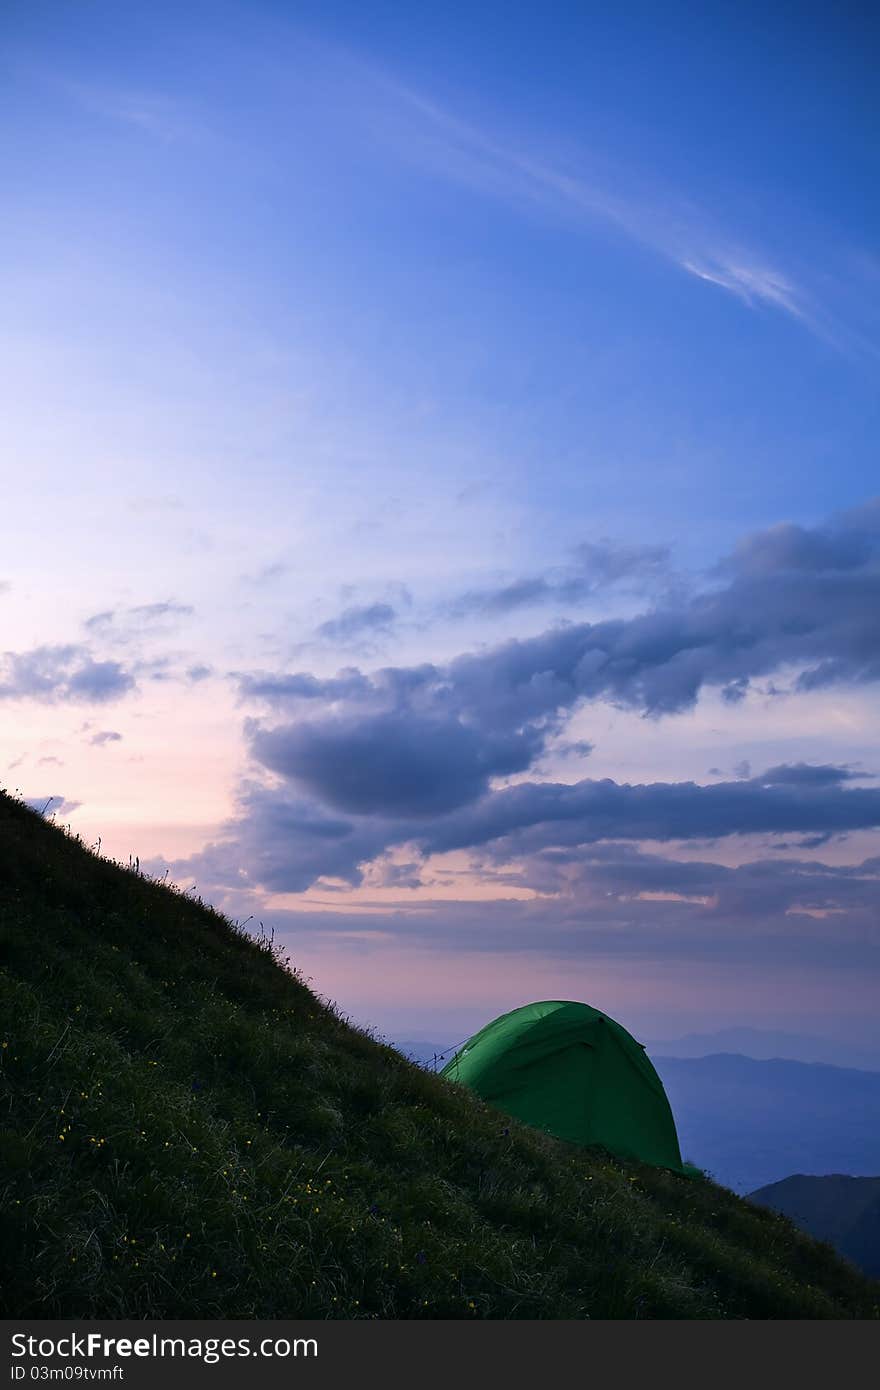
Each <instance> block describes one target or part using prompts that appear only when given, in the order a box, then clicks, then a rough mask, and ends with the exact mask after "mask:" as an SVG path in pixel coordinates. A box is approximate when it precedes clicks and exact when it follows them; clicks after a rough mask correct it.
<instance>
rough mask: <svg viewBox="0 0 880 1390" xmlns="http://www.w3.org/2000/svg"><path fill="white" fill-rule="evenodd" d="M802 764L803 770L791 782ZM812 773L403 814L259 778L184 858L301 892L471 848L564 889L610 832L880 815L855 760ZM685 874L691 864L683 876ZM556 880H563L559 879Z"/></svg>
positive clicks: (768, 825) (542, 792) (878, 798)
mask: <svg viewBox="0 0 880 1390" xmlns="http://www.w3.org/2000/svg"><path fill="white" fill-rule="evenodd" d="M278 770H279V771H280V770H281V769H280V768H279V769H278ZM792 771H793V772H794V773H795V777H794V779H793V780H789V779H788V776H787V774H788V773H790V772H792ZM808 772H809V769H806V768H804V766H803V765H796V766H795V767H794V768H777V769H773V770H772V772H771V774H769V780H768V774H761V775H759V776H757V777H755V778H752V779H750V780H749V781H743V780H739V781H735V782H723V783H714V784H712V785H710V786H701V785H700V784H698V783H694V782H673V783H663V782H657V783H650V784H646V785H642V786H639V785H628V784H625V783H618V782H613V781H611V780H610V779H607V778H606V779H602V780H588V779H587V780H584V781H581V782H577V783H574V784H573V785H568V784H564V783H547V782H544V783H537V782H524V783H520V784H518V785H516V786H513V787H507V788H503V789H501V790H497V791H488V792H486V793H484V795H483V796H482V797H481V798H480V799H479V800H478V801H477V802H476V803H475V804H473V805H464V806H460V807H458V808H457V809H453V810H450V811H447V812H445V813H436V814H432V813H431V810H429V809H427V808H426V807H425V806H424V804H423V803H422V802H421V801H420V800H419V798H420V795H421V793H420V792H419V790H418V789H415V790H414V789H413V786H412V785H409V784H407V785H406V787H405V791H406V795H401V797H400V803H399V805H398V807H397V810H396V813H391V812H387V811H386V812H385V813H383V814H378V813H376V812H375V811H371V810H369V809H367V810H365V811H361V812H360V813H358V812H352V813H351V814H339V813H338V811H333V810H332V809H327V805H326V801H325V802H324V803H323V804H322V802H321V801H319V800H318V799H317V798H315V796H314V795H310V794H306V795H303V794H302V793H300V792H298V791H295V790H291V788H289V787H287V786H276V787H268V786H263V785H260V784H257V783H250V784H247V785H246V786H245V787H244V788H243V790H242V793H241V795H240V799H239V807H238V814H237V817H236V819H235V820H234V821H232V822H230V823H229V824H228V825H227V826H226V827H225V828H224V832H223V835H222V837H221V839H220V840H218V842H217V843H215V844H214V845H211V846H209V847H208V849H207V850H205V851H204V852H203V854H202V855H198V856H196V857H195V858H194V859H193V860H189V861H186V866H185V868H186V870H187V871H190V872H195V873H200V874H201V875H202V881H204V882H212V881H213V882H217V883H219V884H221V885H222V886H224V887H229V886H231V885H232V884H238V885H239V886H240V885H242V884H245V883H246V884H247V885H248V886H250V887H252V888H265V889H269V890H271V891H274V892H292V893H297V892H302V891H304V890H305V889H307V888H309V887H310V886H311V885H312V884H313V883H314V882H316V881H317V880H318V879H321V878H341V879H343V880H344V881H345V882H347V883H350V884H354V885H357V884H360V883H361V882H362V881H363V878H364V872H365V868H366V866H367V865H368V864H369V863H370V862H371V861H373V860H375V859H377V858H378V857H379V856H381V855H385V854H387V852H388V851H389V850H392V849H395V848H399V847H401V846H407V847H408V850H409V859H410V862H411V863H414V862H416V861H417V860H421V861H424V860H425V859H426V858H427V857H428V856H430V855H432V854H438V853H444V852H447V851H449V850H464V851H469V852H470V854H471V856H472V858H473V859H474V862H475V864H477V865H478V867H479V868H480V869H481V871H482V872H485V873H487V874H489V875H490V876H491V875H496V874H497V873H498V872H500V871H501V868H502V866H507V865H510V864H517V865H519V866H520V867H519V868H517V869H516V870H515V871H512V872H513V879H514V880H515V881H518V882H519V881H522V882H524V883H525V884H526V885H527V886H530V887H538V886H539V884H540V885H543V888H544V889H545V891H557V889H558V886H559V885H560V884H562V883H564V882H565V881H567V880H568V879H569V878H570V877H571V875H572V873H573V872H574V871H575V870H576V869H577V866H578V865H580V864H583V863H585V862H592V861H591V856H594V854H595V847H596V846H597V845H601V844H602V843H603V842H610V841H613V842H616V843H617V844H618V848H619V847H620V844H621V842H625V841H631V842H632V841H656V842H659V843H662V842H670V841H676V842H681V841H690V842H701V841H711V840H719V839H724V838H727V837H729V836H732V835H765V836H775V837H778V836H780V835H783V834H794V835H803V836H811V837H818V838H816V839H815V843H821V842H823V841H824V840H827V839H828V838H829V837H830V836H832V835H840V834H844V833H847V832H849V831H853V830H864V829H871V828H874V827H876V826H878V825H880V788H874V787H871V788H860V787H850V786H848V785H846V781H847V777H848V776H849V773H848V771H847V770H846V769H827V768H820V769H819V772H820V773H822V774H825V776H824V777H820V778H818V779H817V780H815V781H812V782H811V781H810V779H809V776H808V775H807V774H808ZM832 772H836V773H837V774H838V776H837V778H836V779H835V778H834V777H832V776H831V775H830V774H831V773H832ZM410 801H415V803H416V806H417V809H415V810H413V809H412V806H411V805H410ZM670 862H671V861H670ZM176 867H177V868H178V869H180V868H181V866H180V865H178V866H176ZM410 872H411V871H410ZM506 872H510V871H506ZM687 872H688V870H687V866H685V868H683V869H682V874H686V873H687ZM218 875H219V877H218ZM529 875H532V877H530V876H529ZM535 875H538V877H537V878H535V877H534V876H535ZM212 876H213V877H212ZM551 880H552V882H553V883H554V884H555V885H556V887H554V888H551V886H550V885H551Z"/></svg>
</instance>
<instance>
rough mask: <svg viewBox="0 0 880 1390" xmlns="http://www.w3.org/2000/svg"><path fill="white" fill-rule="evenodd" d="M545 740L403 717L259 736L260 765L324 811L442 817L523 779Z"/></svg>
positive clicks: (327, 722)
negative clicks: (498, 780) (513, 777)
mask: <svg viewBox="0 0 880 1390" xmlns="http://www.w3.org/2000/svg"><path fill="white" fill-rule="evenodd" d="M539 743H540V735H539V733H538V731H537V730H535V729H527V730H523V731H521V732H516V731H513V730H511V731H508V732H498V733H492V732H490V731H486V732H482V731H478V730H476V729H474V728H472V727H470V726H468V725H467V724H465V723H463V722H462V721H461V720H460V719H457V718H454V717H450V718H444V717H442V716H440V715H439V714H436V715H429V716H426V715H423V714H420V713H418V712H415V711H405V710H401V711H397V712H388V713H382V714H376V715H372V716H370V717H367V718H363V717H361V718H357V717H354V718H340V719H338V718H325V719H323V720H320V721H317V722H314V723H309V722H301V723H297V724H291V725H286V726H282V727H280V728H277V729H272V730H266V729H262V728H259V727H257V728H254V730H253V733H252V737H251V753H252V755H253V757H254V758H255V759H256V760H257V762H259V763H261V764H262V765H263V766H264V767H266V768H268V769H269V770H270V771H272V772H275V773H278V774H279V775H280V776H282V777H286V778H289V779H290V780H291V781H293V782H294V783H296V784H297V785H298V786H300V787H301V788H303V789H304V790H305V791H307V792H310V793H311V794H312V795H313V796H316V797H317V798H318V799H319V800H321V801H322V802H324V803H325V804H326V805H328V806H331V807H333V808H335V809H337V810H341V811H347V812H350V813H354V814H359V815H369V814H372V813H374V812H375V813H379V814H381V815H391V816H397V815H411V816H420V815H437V814H439V813H441V812H443V811H448V810H450V809H452V808H453V807H456V806H461V805H463V804H465V803H466V802H470V801H473V800H475V799H476V798H477V797H478V796H480V795H481V794H482V793H483V792H485V791H486V789H487V787H488V784H489V779H490V778H491V777H499V776H507V775H509V774H511V773H514V772H522V771H524V770H525V769H526V768H527V767H528V766H529V764H530V763H531V762H532V760H533V758H534V757H535V754H536V752H537V751H538V746H539Z"/></svg>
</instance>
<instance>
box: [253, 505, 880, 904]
mask: <svg viewBox="0 0 880 1390" xmlns="http://www.w3.org/2000/svg"><path fill="white" fill-rule="evenodd" d="M608 558H609V557H607V556H605V557H604V559H605V560H608ZM609 563H610V560H609ZM624 569H625V567H624V566H622V565H621V566H618V567H617V568H613V570H612V572H613V573H615V574H616V573H621V572H623V570H624ZM713 579H714V581H715V584H714V587H708V588H704V589H702V590H700V591H698V592H691V593H688V594H686V595H684V594H681V595H680V596H679V597H678V599H677V600H676V601H674V602H673V601H669V602H667V604H666V605H665V606H664V607H658V608H655V609H653V610H649V611H646V612H643V613H641V614H638V615H637V616H635V617H631V618H626V619H613V620H606V621H602V622H597V623H569V624H564V625H560V626H557V627H554V628H550V629H548V630H547V631H545V632H543V633H540V634H539V635H537V636H534V637H530V638H526V639H523V640H516V641H510V642H506V643H503V644H501V645H499V646H496V647H492V648H488V649H485V650H482V651H477V652H471V653H467V654H464V655H461V656H458V657H456V658H454V659H453V660H451V661H448V662H446V663H445V664H443V665H435V664H433V663H423V664H421V665H415V666H398V667H394V666H388V667H383V668H380V669H378V670H375V671H373V672H371V673H365V672H363V671H361V670H359V669H358V668H357V667H348V668H345V669H343V670H341V671H339V672H338V673H337V674H336V675H335V676H329V677H324V676H317V675H314V674H312V673H309V672H290V673H286V672H281V673H275V674H273V673H265V672H256V673H249V674H241V675H240V676H239V678H238V679H239V690H240V694H241V696H242V698H244V699H247V700H254V699H257V700H259V701H261V702H263V703H264V704H265V705H266V707H267V710H268V711H269V713H265V714H263V715H261V716H260V717H252V718H250V719H248V720H247V721H246V724H245V734H246V738H247V740H248V744H249V750H250V753H251V756H252V759H253V762H254V765H255V766H257V767H259V768H262V769H264V770H265V772H266V773H268V774H271V775H272V776H273V777H276V778H279V779H281V781H282V782H283V784H284V785H283V786H282V787H280V788H276V789H272V788H267V789H266V790H265V792H264V793H261V794H260V796H259V797H258V798H257V801H258V804H259V807H260V812H261V815H263V817H264V819H265V817H266V816H267V815H268V814H269V808H270V806H271V805H272V798H273V796H277V798H278V808H279V812H278V813H279V816H280V817H281V820H282V822H283V823H284V824H285V825H288V826H289V825H291V824H292V822H291V818H290V816H289V815H288V813H287V809H286V808H287V804H288V800H289V799H290V798H292V799H293V802H294V804H295V805H296V808H297V809H296V815H295V818H294V819H295V823H296V824H297V826H299V831H298V834H299V835H301V836H305V835H306V834H308V836H310V837H311V842H312V843H311V845H310V848H309V853H308V855H307V856H306V857H305V859H304V858H303V857H302V855H301V854H300V851H299V849H298V848H297V847H295V846H291V847H290V850H289V853H290V857H291V864H292V868H291V875H290V883H291V885H292V884H294V883H295V884H296V885H298V886H300V887H301V886H302V885H303V884H304V883H306V880H307V878H308V873H309V872H312V873H314V874H315V876H316V877H320V876H322V875H333V876H336V877H342V878H344V879H345V880H346V881H348V882H352V883H357V882H359V881H360V879H361V877H362V874H363V866H364V865H365V864H366V863H368V862H369V859H370V857H375V856H376V855H379V854H383V853H385V852H386V851H387V850H389V849H391V848H393V847H396V846H402V845H411V846H414V847H415V852H417V854H419V855H421V856H429V855H432V854H437V853H442V852H445V851H449V850H464V851H471V852H476V851H479V852H480V854H481V855H482V856H483V858H484V860H485V862H486V863H489V861H491V862H492V863H494V864H495V865H496V867H497V865H499V864H501V863H503V862H504V861H505V860H514V859H523V858H528V857H530V856H532V857H533V856H535V855H543V854H545V853H546V852H549V851H551V850H554V849H555V850H557V851H564V852H568V851H569V850H577V849H578V847H583V846H585V845H590V844H596V843H600V842H603V841H606V840H612V839H614V840H640V841H671V840H706V839H713V838H720V837H725V836H731V835H755V834H759V835H768V836H775V837H779V836H781V835H794V836H800V837H810V838H811V840H812V843H813V844H814V845H816V844H819V843H822V842H823V841H824V840H826V839H827V838H828V837H830V836H833V835H841V834H846V833H848V832H850V831H854V830H863V829H868V828H871V827H875V826H877V825H878V824H880V791H878V790H877V789H876V788H874V787H864V786H859V785H856V784H857V783H858V782H859V781H864V780H870V778H867V777H866V774H864V773H861V772H859V771H857V770H853V769H852V768H850V767H840V766H836V765H832V764H830V763H825V764H805V763H794V764H782V765H778V766H776V767H771V768H769V769H767V770H766V771H765V772H763V773H760V774H758V775H755V776H753V775H752V769H751V767H750V765H749V764H748V762H747V761H745V760H743V761H742V762H740V763H738V764H737V765H736V767H735V769H734V774H733V776H732V777H730V778H726V779H724V780H721V781H720V782H715V783H713V784H712V785H709V786H701V785H699V784H697V783H694V782H681V783H653V784H648V785H630V784H625V783H618V782H614V781H611V780H610V779H604V780H594V779H582V780H580V781H578V782H576V783H574V784H571V783H561V782H548V781H540V780H534V779H528V778H527V777H526V776H525V774H528V773H529V772H530V771H532V772H533V771H535V770H536V769H537V768H538V767H540V765H541V762H540V760H541V758H542V757H543V756H544V755H546V753H547V752H548V751H551V750H553V749H554V748H556V747H562V748H563V749H564V748H565V746H566V740H565V737H564V728H565V724H566V721H567V720H568V719H569V717H570V716H571V714H572V712H573V711H574V710H575V709H577V708H578V707H580V706H581V705H583V704H585V703H587V702H589V701H595V700H603V701H607V702H610V703H612V704H616V705H618V706H621V707H624V708H629V709H635V710H638V711H640V712H641V713H642V714H643V715H645V716H651V717H655V718H659V717H661V716H665V717H668V716H672V715H675V714H677V713H679V712H681V711H684V710H687V709H689V708H691V707H692V706H693V705H694V703H695V702H696V700H697V698H698V697H699V694H700V692H701V690H703V689H704V688H706V687H708V686H714V687H715V688H717V689H720V690H721V692H722V694H723V695H724V696H725V697H726V698H727V699H728V700H737V699H743V698H745V696H746V695H747V693H748V691H749V689H750V686H751V683H752V681H753V680H754V679H755V678H757V677H758V676H767V675H769V674H770V673H773V672H776V671H777V670H779V669H784V670H786V671H790V672H794V673H795V678H794V682H793V685H792V686H791V687H790V693H792V694H793V695H795V696H796V693H797V691H798V690H799V689H803V688H804V686H805V685H806V684H807V683H808V681H809V680H814V681H815V680H818V679H821V680H823V681H828V680H832V679H833V680H838V681H846V682H849V683H860V682H866V681H872V680H876V679H878V678H880V627H878V617H877V615H878V613H880V506H878V504H877V503H876V502H874V503H868V504H866V505H865V506H863V507H861V508H858V509H855V510H853V511H851V512H848V513H846V514H844V515H842V516H840V517H837V518H833V519H832V520H831V521H829V522H827V523H825V524H823V525H821V526H817V527H814V528H804V527H797V526H793V525H789V526H786V527H784V528H780V527H773V528H769V529H768V530H765V531H762V532H758V533H757V534H754V535H752V536H749V537H746V538H745V540H744V541H743V542H742V543H741V544H740V545H739V546H737V548H736V549H735V550H734V552H733V554H732V555H731V556H729V557H727V559H726V560H725V561H724V562H723V564H722V566H720V567H719V568H718V570H717V572H716V573H715V574H714V576H713ZM581 751H589V744H588V743H586V741H581ZM711 775H712V776H713V777H716V776H718V777H722V778H724V774H722V773H721V772H720V770H718V769H715V770H713V772H712V774H711ZM511 778H512V779H514V783H513V785H505V782H506V780H507V779H511ZM250 795H251V797H252V798H253V797H254V796H255V795H256V793H254V792H253V791H251V793H250ZM270 819H271V818H270ZM313 824H314V825H317V826H319V827H321V829H320V831H319V832H313V831H311V830H309V831H308V832H306V830H305V829H304V828H303V827H304V826H305V825H309V826H312V825H313ZM331 828H332V833H331ZM268 833H269V832H268V831H267V834H268ZM237 834H238V831H237V829H236V827H235V826H232V827H230V829H229V835H230V838H231V840H232V841H233V842H234V841H235V838H236V835H237ZM802 843H803V840H802ZM283 863H284V855H283V853H282V852H281V849H280V847H279V848H278V850H277V853H276V854H275V855H274V856H273V858H272V873H273V881H274V882H275V883H279V882H282V881H284V869H283ZM248 873H250V869H248ZM292 891H298V888H296V889H292Z"/></svg>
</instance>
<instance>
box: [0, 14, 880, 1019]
mask: <svg viewBox="0 0 880 1390" xmlns="http://www.w3.org/2000/svg"><path fill="white" fill-rule="evenodd" d="M878 27H880V26H878V20H877V16H876V15H875V14H874V15H872V14H871V13H870V12H869V7H866V6H863V5H852V4H849V5H848V4H843V5H841V6H836V7H834V8H833V9H829V8H828V7H827V6H819V5H811V4H808V3H804V4H799V5H796V6H794V5H792V6H787V5H786V6H783V5H779V6H772V7H770V9H769V12H768V9H767V7H766V6H759V5H757V4H753V3H744V4H739V5H732V4H719V3H713V0H710V3H708V4H705V5H700V6H696V5H693V4H683V3H674V2H673V3H670V4H669V5H664V6H660V7H658V6H656V5H647V4H645V5H642V4H628V3H624V4H621V5H618V6H614V7H608V6H606V5H599V4H593V3H591V2H590V0H587V2H586V3H578V4H566V3H562V2H561V0H549V2H548V3H547V4H545V5H542V6H536V5H533V4H523V3H516V0H514V2H513V3H511V2H510V0H507V3H504V4H493V3H481V0H471V2H470V3H468V4H463V3H462V4H459V3H449V4H446V5H442V6H426V5H425V6H419V5H416V6H401V5H399V4H397V3H377V2H376V0H361V3H358V4H351V3H334V0H323V2H322V3H321V4H310V3H302V4H298V3H295V0H292V2H291V3H284V4H281V3H271V0H249V2H248V3H247V4H246V5H235V4H226V3H223V0H216V2H215V3H205V4H202V3H197V0H177V2H176V3H174V4H168V3H163V2H162V0H156V3H153V4H150V5H141V6H119V5H118V4H111V3H105V0H76V2H75V3H66V0H26V2H25V0H7V3H6V4H5V6H4V7H3V16H2V18H0V36H2V41H0V92H2V96H0V115H2V119H0V161H2V169H3V190H4V195H3V203H4V209H3V217H2V219H0V282H2V283H0V290H2V303H3V314H2V320H0V382H2V388H0V389H2V395H3V402H4V403H3V420H4V430H3V437H4V443H3V459H2V463H0V469H2V493H0V496H2V517H3V545H2V550H0V619H2V641H0V782H2V784H3V785H4V786H5V787H6V788H7V789H8V790H9V791H11V792H15V793H17V794H18V795H21V796H23V797H25V798H27V799H28V800H29V801H30V802H31V803H32V804H34V805H35V806H37V807H38V808H39V809H41V810H42V811H43V812H44V814H46V815H47V816H53V817H54V819H55V821H56V823H57V824H59V825H65V826H69V827H70V829H71V832H72V833H76V834H79V835H80V836H81V837H82V838H83V839H84V840H85V841H86V842H88V843H89V844H94V845H95V846H96V847H98V848H99V849H100V852H102V853H104V854H107V855H110V856H112V857H113V858H116V859H120V860H122V861H123V862H126V863H127V862H128V860H129V857H132V858H133V857H134V856H137V858H138V860H139V862H140V865H141V867H142V868H143V869H144V870H145V871H148V872H150V873H154V874H156V875H158V876H159V877H163V876H167V878H168V879H169V880H170V881H173V882H175V883H177V884H178V885H180V886H181V887H183V888H186V889H192V888H194V889H195V891H196V892H197V893H198V894H199V895H200V896H202V897H203V898H204V899H205V900H207V901H210V902H212V903H214V904H215V905H216V906H218V907H220V908H221V909H222V910H224V911H226V912H227V913H229V914H230V915H231V916H233V917H234V918H235V919H236V920H239V921H245V920H247V921H248V922H249V924H250V929H253V930H258V929H259V924H262V926H263V929H264V930H265V931H266V932H269V933H274V935H275V939H276V940H277V941H279V942H280V943H283V945H284V946H285V948H286V949H287V950H288V951H289V954H290V957H291V959H292V962H293V964H294V965H295V966H296V968H297V969H298V970H299V971H300V972H301V973H302V975H303V976H304V977H306V978H307V979H308V980H309V981H310V982H311V983H312V985H313V987H314V988H315V990H316V991H317V992H318V993H319V994H321V995H322V996H323V997H326V998H330V999H332V1000H334V1001H335V1002H336V1004H337V1006H338V1007H339V1008H340V1010H341V1011H342V1012H343V1013H344V1014H346V1015H347V1016H349V1017H351V1018H352V1019H353V1020H355V1021H356V1022H358V1023H360V1024H363V1025H366V1026H369V1027H371V1028H374V1029H376V1030H377V1031H379V1032H380V1033H381V1034H382V1035H383V1036H390V1037H404V1038H407V1039H418V1038H422V1039H430V1040H431V1041H432V1042H436V1043H443V1044H449V1045H451V1044H453V1043H455V1042H458V1041H460V1040H462V1039H463V1038H465V1037H467V1036H468V1034H469V1033H470V1032H473V1031H475V1030H476V1029H477V1028H478V1027H480V1026H482V1024H484V1023H485V1022H487V1021H488V1020H489V1019H490V1018H492V1017H494V1016H495V1015H497V1014H498V1013H501V1012H504V1011H505V1010H507V1009H511V1008H515V1007H517V1006H518V1005H520V1004H522V1003H525V1002H528V1001H529V1000H531V999H537V998H574V999H583V1000H585V1001H586V1002H589V1003H592V1004H594V1005H596V1006H598V1007H601V1008H603V1009H605V1010H607V1012H609V1013H610V1014H612V1015H613V1016H614V1017H616V1018H618V1019H619V1020H620V1021H621V1022H622V1023H624V1024H625V1025H626V1026H627V1027H630V1028H631V1029H632V1030H633V1031H635V1032H636V1033H637V1034H641V1035H643V1036H653V1037H676V1036H680V1035H681V1034H682V1033H686V1032H689V1031H694V1030H699V1031H706V1030H712V1029H720V1028H725V1027H731V1026H742V1025H744V1026H749V1027H772V1028H776V1029H779V1028H785V1029H793V1030H799V1031H805V1032H808V1033H811V1034H815V1035H817V1036H822V1037H827V1038H834V1039H839V1040H843V1041H850V1042H858V1043H863V1042H865V1041H867V1040H870V1039H871V1038H873V1037H874V1036H875V1034H876V1027H875V1024H874V1014H875V1012H876V1000H877V996H878V989H880V950H878V929H877V921H878V906H880V833H878V827H880V781H878V773H880V757H878V752H877V728H878V722H877V713H878V711H877V695H878V682H880V618H878V615H880V499H878V494H880V471H878V468H877V458H876V454H877V448H876V440H877V437H878V423H880V421H878V416H880V410H878V384H880V251H878V246H880V237H878V233H880V207H878V195H877V190H878V188H880V177H878V174H880V170H878V168H877V164H878V146H877V141H876V138H875V136H876V129H877V115H878V112H877V105H878V103H877V95H876V72H875V62H874V55H875V54H876V51H877V49H876V41H877V39H878V37H880V35H878Z"/></svg>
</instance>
